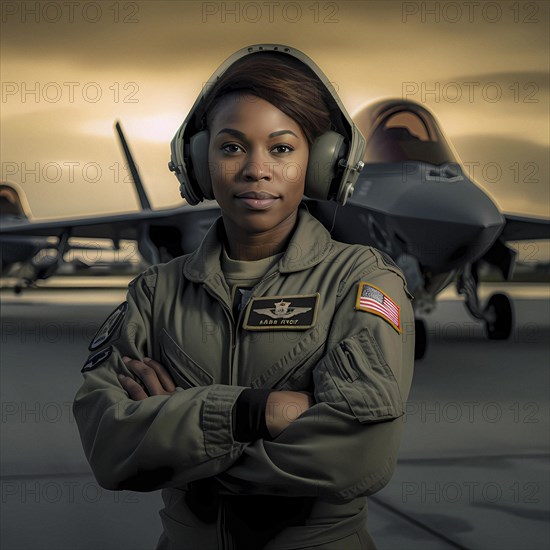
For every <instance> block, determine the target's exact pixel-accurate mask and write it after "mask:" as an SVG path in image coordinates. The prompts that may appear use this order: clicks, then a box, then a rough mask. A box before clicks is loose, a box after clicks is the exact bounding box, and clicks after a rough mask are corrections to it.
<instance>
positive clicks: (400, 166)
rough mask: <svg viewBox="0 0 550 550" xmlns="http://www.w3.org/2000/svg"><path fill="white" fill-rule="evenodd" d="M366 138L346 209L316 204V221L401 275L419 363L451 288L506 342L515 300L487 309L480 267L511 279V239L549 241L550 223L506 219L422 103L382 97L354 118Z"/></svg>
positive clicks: (498, 299) (498, 298)
mask: <svg viewBox="0 0 550 550" xmlns="http://www.w3.org/2000/svg"><path fill="white" fill-rule="evenodd" d="M353 118H354V121H355V123H356V124H357V126H358V127H359V129H360V130H361V132H362V133H363V135H364V136H365V139H366V151H365V158H364V162H365V167H364V169H363V171H362V172H361V174H360V175H359V179H358V181H357V182H356V184H355V190H354V193H353V195H352V197H351V198H350V199H349V201H348V202H347V204H346V206H344V207H340V210H339V211H337V212H335V209H336V207H335V205H334V204H331V203H329V202H324V203H323V202H316V203H315V205H313V206H310V210H313V213H314V215H316V216H317V217H318V218H319V219H321V220H323V222H324V223H325V225H326V226H327V227H330V226H331V225H333V230H332V236H333V238H335V239H337V240H341V241H344V242H349V243H351V242H354V243H360V244H366V245H371V246H374V247H376V248H378V249H379V250H381V251H383V252H385V253H386V254H387V255H389V256H390V257H391V259H393V261H394V262H395V263H396V264H397V265H398V266H399V267H400V268H401V269H402V271H403V272H404V274H405V278H406V279H407V284H408V287H409V289H410V290H411V292H412V293H413V295H414V297H415V299H414V301H413V304H414V308H415V316H417V320H416V352H415V353H416V357H417V358H420V357H422V356H423V355H424V353H425V350H426V328H425V324H424V322H423V321H422V320H421V319H419V318H418V317H419V316H421V315H422V314H425V313H429V312H430V311H432V310H433V309H434V307H435V299H436V296H437V295H438V294H439V293H440V292H441V291H442V290H443V289H444V288H446V287H447V286H449V285H450V284H452V283H455V284H456V289H457V291H458V292H459V293H460V294H463V295H464V297H465V300H464V303H465V306H466V308H467V309H468V311H469V313H470V314H471V315H472V316H473V317H475V318H476V319H480V320H482V321H484V323H485V328H486V334H487V337H488V338H490V339H494V340H502V339H507V338H508V337H509V336H510V333H511V330H512V325H513V314H512V306H511V303H510V299H509V298H508V296H506V295H505V294H502V293H498V294H493V295H492V296H491V297H490V298H489V300H488V302H487V304H485V306H482V305H481V303H480V301H479V298H478V292H477V288H478V281H479V267H480V264H481V263H482V262H487V263H488V264H490V265H492V266H495V267H496V268H497V269H498V270H499V271H500V273H501V274H502V277H503V279H505V280H509V279H511V277H512V274H513V268H514V263H515V256H516V252H515V251H514V250H513V249H511V248H510V247H508V246H507V245H506V242H507V241H518V240H532V239H548V238H550V220H548V219H544V218H529V217H525V216H516V215H512V214H503V213H501V212H500V210H499V208H498V207H497V205H496V204H495V202H494V201H493V200H492V199H491V197H489V195H488V194H487V193H486V192H485V191H484V190H483V189H482V188H481V187H479V186H478V185H477V184H476V183H475V182H474V181H472V179H470V178H469V176H468V175H467V173H466V171H465V170H464V168H463V166H462V164H461V162H460V160H459V157H458V155H457V153H456V151H455V150H454V148H453V146H452V144H451V143H450V141H449V140H448V139H447V138H446V137H445V135H444V133H443V131H442V130H441V128H440V126H439V124H438V122H437V120H436V118H435V116H434V115H433V114H432V113H431V112H430V111H429V110H428V109H426V108H425V107H423V106H422V105H420V104H418V103H416V102H413V101H404V100H401V99H384V100H380V101H376V102H373V103H370V104H368V105H366V106H365V107H364V108H363V109H361V110H360V111H359V112H358V113H357V114H356V115H355V116H354V117H353Z"/></svg>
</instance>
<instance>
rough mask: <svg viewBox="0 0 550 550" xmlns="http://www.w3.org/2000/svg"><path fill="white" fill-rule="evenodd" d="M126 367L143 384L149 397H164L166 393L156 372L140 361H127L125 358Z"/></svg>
mask: <svg viewBox="0 0 550 550" xmlns="http://www.w3.org/2000/svg"><path fill="white" fill-rule="evenodd" d="M123 360H124V362H125V364H126V366H127V367H128V368H129V369H130V370H131V371H132V372H133V373H134V374H135V375H137V376H139V379H140V380H141V381H142V382H143V384H144V385H145V387H146V388H147V391H148V392H149V395H164V394H165V393H166V392H165V391H164V388H163V387H162V384H161V383H160V381H159V379H158V376H157V373H156V372H155V370H154V369H153V368H151V367H149V366H148V365H146V364H145V363H144V362H143V361H138V360H137V359H129V360H126V359H125V358H123Z"/></svg>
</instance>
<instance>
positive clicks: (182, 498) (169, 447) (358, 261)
mask: <svg viewBox="0 0 550 550" xmlns="http://www.w3.org/2000/svg"><path fill="white" fill-rule="evenodd" d="M222 243H223V224H222V220H221V218H220V219H218V220H217V222H216V223H215V224H214V225H213V226H212V227H211V229H210V230H209V232H208V233H207V235H206V237H205V238H204V240H203V242H202V244H201V246H200V247H199V248H198V249H197V250H196V251H195V252H193V253H192V254H189V255H186V256H182V257H180V258H176V259H174V260H173V261H171V262H169V263H167V264H161V265H155V266H152V267H150V268H149V269H147V270H146V271H145V272H144V273H143V274H142V275H140V276H139V277H137V278H136V279H135V280H134V281H132V283H131V284H130V286H129V289H128V296H127V302H128V308H127V311H126V315H125V317H124V319H123V320H122V322H121V323H120V326H119V327H117V329H116V330H114V331H113V333H112V335H111V337H110V338H109V339H108V340H107V341H105V342H104V343H103V344H102V346H101V349H100V350H99V351H100V352H101V351H104V350H110V354H109V353H108V352H105V354H104V355H102V356H100V359H101V360H99V361H98V362H97V364H96V365H93V362H92V363H91V364H92V368H90V369H89V370H86V371H85V372H83V376H84V383H83V385H82V387H81V388H80V390H79V391H78V394H77V396H76V399H75V403H74V414H75V417H76V420H77V423H78V427H79V430H80V435H81V438H82V443H83V447H84V450H85V453H86V456H87V458H88V460H89V462H90V464H91V467H92V470H93V472H94V474H95V476H96V478H97V480H98V482H99V483H100V484H101V485H102V486H103V487H105V488H108V489H113V490H118V489H130V490H136V491H151V490H156V489H164V490H163V499H164V503H165V508H164V510H163V511H162V512H161V518H162V521H163V525H164V530H165V532H164V534H163V535H162V537H161V540H160V541H159V548H163V549H168V548H171V549H178V550H181V549H183V550H185V549H190V550H191V549H195V548H204V549H206V548H236V547H237V546H236V542H235V541H236V535H235V531H236V526H237V525H238V526H239V531H242V530H243V529H244V530H246V529H249V530H250V533H249V536H247V533H246V532H245V533H244V535H243V533H241V534H240V535H239V537H237V538H239V540H240V541H242V540H249V541H250V545H251V546H250V547H251V548H261V547H262V546H263V547H265V548H266V549H268V550H276V549H277V550H282V549H297V548H308V547H311V546H316V545H324V546H321V547H322V548H325V547H326V548H329V547H331V546H330V545H331V544H332V545H334V547H335V548H350V549H351V548H374V545H373V543H372V541H370V542H368V543H367V542H366V541H367V540H370V537H369V536H368V533H367V532H366V517H367V505H366V498H365V497H366V496H367V495H370V494H372V493H375V492H376V491H379V490H380V489H382V488H383V487H384V486H385V485H386V484H387V482H388V481H389V479H390V478H391V475H392V473H393V470H394V467H395V463H396V459H397V452H398V448H399V441H400V437H401V431H402V424H403V423H402V415H403V414H404V403H405V400H406V399H407V396H408V393H409V389H410V385H411V380H412V373H413V357H414V316H413V310H412V307H411V303H410V300H411V298H412V296H411V295H410V294H409V293H408V291H407V288H406V283H405V280H404V277H403V274H402V273H401V271H400V270H399V269H398V268H397V267H395V265H392V263H391V262H389V261H387V260H385V259H384V256H383V254H382V253H380V252H379V251H377V250H376V249H374V248H371V247H366V246H361V245H348V244H343V243H339V242H336V241H333V240H332V239H331V237H330V234H329V233H328V232H327V231H326V229H325V228H324V227H323V226H322V225H321V224H320V223H319V222H318V221H317V220H316V219H315V218H313V217H312V216H311V215H310V214H309V213H308V212H307V211H306V210H305V209H303V208H300V210H299V217H298V223H297V226H296V228H295V230H294V233H293V235H292V238H291V241H290V243H289V246H288V247H287V250H286V252H285V254H284V255H283V256H282V258H280V260H279V261H278V262H276V263H275V264H274V265H272V266H271V268H269V269H268V271H267V272H266V274H265V275H264V276H263V278H262V280H261V281H260V282H258V283H257V284H256V285H255V287H254V288H253V291H252V298H251V300H250V301H249V302H248V305H247V306H246V307H245V308H244V309H243V310H242V311H240V313H239V314H238V316H237V317H235V316H234V313H233V310H232V303H231V296H230V291H229V287H228V285H227V283H226V281H225V278H224V275H223V272H222V270H221V265H220V257H221V250H222V246H223V245H222ZM360 282H367V283H368V284H369V285H370V284H372V285H373V286H374V287H375V288H377V289H379V290H380V291H382V292H383V293H384V294H385V295H386V296H388V297H389V298H390V299H391V300H392V301H393V302H394V303H395V304H397V305H398V306H399V308H400V320H401V332H398V330H396V328H394V326H392V324H391V323H390V322H388V321H387V320H386V319H384V318H383V317H382V316H380V315H375V314H373V313H370V312H368V311H362V310H356V308H355V306H356V301H357V292H358V288H359V283H360ZM316 294H318V295H319V298H318V300H317V302H316V306H315V307H316V311H315V312H314V313H315V319H314V324H313V326H312V327H311V328H309V329H297V330H294V329H293V328H292V326H290V327H289V326H285V327H284V328H283V327H271V328H269V329H268V330H246V329H244V328H243V326H242V321H243V318H244V317H245V316H246V315H247V314H249V313H250V311H249V310H250V308H251V307H254V301H253V299H254V297H270V299H271V298H273V303H274V304H276V303H278V302H279V300H280V301H281V302H285V303H292V300H293V299H294V298H292V297H295V296H304V295H307V296H311V295H316ZM299 317H300V316H299V315H297V316H296V318H299ZM95 353H97V351H94V354H95ZM124 355H128V356H129V357H132V358H139V359H141V358H143V357H146V356H149V357H152V358H153V359H156V360H158V361H159V362H160V363H162V364H163V365H164V366H165V367H166V368H167V369H168V370H169V371H170V373H171V375H172V377H173V379H174V381H175V383H176V385H177V386H179V387H178V391H177V392H176V393H175V394H173V395H171V396H153V397H149V398H147V399H145V400H143V401H133V400H131V399H130V398H129V396H128V395H127V393H126V392H125V391H124V390H123V388H122V387H121V386H120V384H119V382H118V380H117V374H118V373H123V374H126V375H129V376H132V374H131V373H130V372H129V370H128V369H127V367H126V366H125V364H124V363H123V362H122V357H123V356H124ZM102 357H106V359H102ZM247 387H251V388H274V389H277V390H293V391H298V390H306V391H310V392H311V393H312V394H313V396H314V399H315V404H314V405H313V406H312V407H311V408H309V409H308V410H307V411H306V412H305V413H303V414H302V415H301V416H300V417H299V418H297V419H296V420H295V421H294V422H293V423H292V424H291V425H290V426H289V427H288V428H286V429H285V430H284V431H283V432H282V433H281V434H280V435H279V436H277V437H275V438H274V439H273V440H270V441H267V440H264V439H258V440H256V441H254V442H252V443H240V442H237V441H235V440H234V439H233V436H232V433H233V430H232V425H231V422H232V415H231V410H232V408H233V405H234V404H235V401H236V399H237V398H238V396H239V394H240V393H241V392H242V391H243V390H244V389H245V388H247ZM290 413H291V412H290V411H289V414H290ZM269 495H271V498H270V497H269ZM297 507H298V508H297ZM296 510H299V513H298V512H296ZM258 511H259V512H260V515H258ZM243 517H244V518H245V521H244V522H243V521H242V518H243ZM247 517H250V521H246V518H247ZM239 518H240V519H239ZM254 518H255V519H254ZM261 518H263V519H264V522H265V525H266V526H269V529H270V532H269V537H268V538H266V536H265V534H262V533H261V532H260V531H258V529H256V526H257V525H259V524H261V523H262V522H261ZM239 522H240V523H239ZM344 541H346V545H345V546H340V545H339V544H340V543H342V544H343V542H344ZM349 541H356V542H353V544H352V543H350V542H349ZM348 543H349V544H348ZM350 544H351V545H350ZM327 545H328V546H327ZM238 547H239V548H241V547H242V544H241V545H240V546H238Z"/></svg>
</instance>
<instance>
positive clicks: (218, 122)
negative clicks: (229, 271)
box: [208, 94, 309, 236]
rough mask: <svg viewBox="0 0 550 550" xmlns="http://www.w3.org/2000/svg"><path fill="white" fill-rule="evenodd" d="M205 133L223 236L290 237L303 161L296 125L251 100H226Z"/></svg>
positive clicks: (242, 97) (263, 103)
mask: <svg viewBox="0 0 550 550" xmlns="http://www.w3.org/2000/svg"><path fill="white" fill-rule="evenodd" d="M209 131H210V144H209V148H208V160H209V167H210V175H211V178H212V189H213V192H214V196H215V198H216V200H217V201H218V203H219V205H220V208H221V210H222V216H223V220H224V224H225V226H226V230H227V229H233V230H236V231H237V232H238V231H241V232H242V231H244V232H247V233H272V234H273V235H274V236H275V235H277V234H278V233H280V232H284V230H285V229H288V230H289V231H290V230H291V229H292V228H293V227H294V222H295V221H296V216H297V211H298V206H299V204H300V201H301V199H302V196H303V194H304V182H305V174H306V169H307V161H308V155H309V147H308V142H307V139H306V137H305V135H304V133H303V131H302V129H301V127H300V126H299V125H298V123H297V122H295V121H294V120H293V119H292V118H290V117H289V116H287V115H286V114H285V113H283V112H282V111H280V110H279V109H277V107H275V106H274V105H272V104H271V103H269V102H267V101H265V100H263V99H260V98H258V97H256V96H252V95H239V94H230V95H228V96H226V97H224V98H222V99H220V101H219V103H218V104H217V105H216V107H215V111H214V115H213V117H212V119H211V121H210V124H209ZM228 226H229V227H228Z"/></svg>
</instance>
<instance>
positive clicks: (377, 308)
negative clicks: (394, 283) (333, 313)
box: [355, 283, 401, 334]
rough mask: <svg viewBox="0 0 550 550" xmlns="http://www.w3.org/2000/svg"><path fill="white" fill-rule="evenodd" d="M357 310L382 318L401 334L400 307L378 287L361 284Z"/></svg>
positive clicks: (358, 292)
mask: <svg viewBox="0 0 550 550" xmlns="http://www.w3.org/2000/svg"><path fill="white" fill-rule="evenodd" d="M355 309H359V310H361V311H368V312H369V313H374V315H378V316H380V317H382V319H384V320H385V321H387V322H388V323H389V324H390V325H391V326H392V327H393V328H394V329H395V330H396V331H397V332H398V333H399V334H401V319H400V317H399V306H398V305H397V304H396V303H395V302H394V301H393V300H392V299H391V298H390V297H389V296H388V295H387V294H386V293H385V292H384V291H382V290H380V289H379V288H378V287H377V286H374V285H371V284H370V283H359V288H358V290H357V299H356V301H355Z"/></svg>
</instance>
